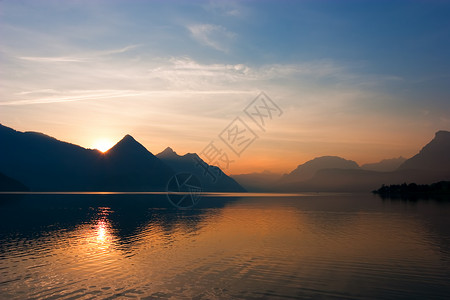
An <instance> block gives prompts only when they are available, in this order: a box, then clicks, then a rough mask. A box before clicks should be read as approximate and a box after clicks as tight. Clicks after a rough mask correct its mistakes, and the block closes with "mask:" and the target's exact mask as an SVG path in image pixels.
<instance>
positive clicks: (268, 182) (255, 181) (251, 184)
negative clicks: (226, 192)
mask: <svg viewBox="0 0 450 300" xmlns="http://www.w3.org/2000/svg"><path fill="white" fill-rule="evenodd" d="M281 176H283V175H282V174H278V173H272V172H270V171H268V170H265V171H263V172H259V173H257V172H254V173H248V174H237V175H231V177H232V178H233V179H234V180H236V181H237V182H239V184H240V185H242V186H243V187H244V188H245V189H246V190H248V191H252V192H266V191H269V190H270V187H272V186H273V185H274V183H275V182H278V181H279V180H280V179H281Z"/></svg>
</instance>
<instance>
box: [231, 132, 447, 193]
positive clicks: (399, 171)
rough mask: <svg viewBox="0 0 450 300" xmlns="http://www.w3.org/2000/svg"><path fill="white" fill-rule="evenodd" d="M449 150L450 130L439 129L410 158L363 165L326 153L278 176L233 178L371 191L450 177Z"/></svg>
mask: <svg viewBox="0 0 450 300" xmlns="http://www.w3.org/2000/svg"><path fill="white" fill-rule="evenodd" d="M449 153H450V132H448V131H438V132H437V133H436V135H435V137H434V139H433V140H432V141H431V142H430V143H428V144H427V145H426V146H425V147H423V149H422V150H421V151H420V152H419V153H418V154H417V155H415V156H413V157H412V158H410V159H407V160H404V158H402V157H399V158H396V159H387V160H382V161H381V162H378V163H374V164H367V165H363V168H360V167H358V165H357V164H356V163H355V162H354V161H351V160H345V159H343V158H340V157H336V156H325V157H318V158H315V159H312V160H310V161H308V162H306V163H304V164H302V165H299V166H298V167H297V168H296V169H295V170H293V171H292V172H290V173H289V174H286V175H284V176H283V177H282V178H281V179H279V180H276V179H273V180H272V181H271V180H267V178H258V176H253V175H251V174H245V175H233V178H235V179H236V180H237V181H238V182H239V183H241V184H242V185H244V186H246V187H248V190H251V191H253V190H255V191H265V192H356V191H358V192H369V191H372V190H374V189H377V188H378V187H380V186H381V185H383V184H402V183H404V182H409V183H412V182H415V183H417V184H431V183H433V182H438V181H445V180H447V181H448V180H450V155H449ZM402 160H404V161H403V162H402ZM396 165H397V166H398V168H396ZM249 176H250V177H249ZM248 182H251V185H248V184H247V183H248ZM246 184H247V185H246Z"/></svg>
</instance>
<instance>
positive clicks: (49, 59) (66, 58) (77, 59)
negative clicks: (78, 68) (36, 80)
mask: <svg viewBox="0 0 450 300" xmlns="http://www.w3.org/2000/svg"><path fill="white" fill-rule="evenodd" d="M18 58H19V59H23V60H28V61H35V62H86V61H87V59H86V58H81V57H69V56H54V57H43V56H19V57H18Z"/></svg>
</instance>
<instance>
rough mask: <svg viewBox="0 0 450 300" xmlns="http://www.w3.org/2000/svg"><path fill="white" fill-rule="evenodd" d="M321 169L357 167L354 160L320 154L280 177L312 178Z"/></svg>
mask: <svg viewBox="0 0 450 300" xmlns="http://www.w3.org/2000/svg"><path fill="white" fill-rule="evenodd" d="M323 169H359V166H358V164H357V163H356V162H354V161H352V160H347V159H344V158H342V157H338V156H321V157H316V158H314V159H312V160H309V161H307V162H305V163H304V164H301V165H299V166H297V168H296V169H295V170H293V171H292V172H291V173H289V174H286V175H284V176H283V177H282V178H281V181H282V182H292V181H302V180H307V179H310V178H312V177H313V176H314V175H315V174H316V173H317V171H320V170H323Z"/></svg>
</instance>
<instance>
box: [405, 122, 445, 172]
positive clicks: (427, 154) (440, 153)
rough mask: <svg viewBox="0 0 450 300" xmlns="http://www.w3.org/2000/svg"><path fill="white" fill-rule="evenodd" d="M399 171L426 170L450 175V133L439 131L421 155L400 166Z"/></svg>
mask: <svg viewBox="0 0 450 300" xmlns="http://www.w3.org/2000/svg"><path fill="white" fill-rule="evenodd" d="M399 170H424V171H432V172H442V173H443V174H450V132H449V131H443V130H441V131H438V132H436V134H435V136H434V139H433V140H431V142H429V143H428V144H427V145H426V146H425V147H423V148H422V150H420V152H419V153H417V154H416V155H414V156H413V157H411V158H410V159H408V160H406V161H405V162H404V163H403V164H401V165H400V167H399Z"/></svg>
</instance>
